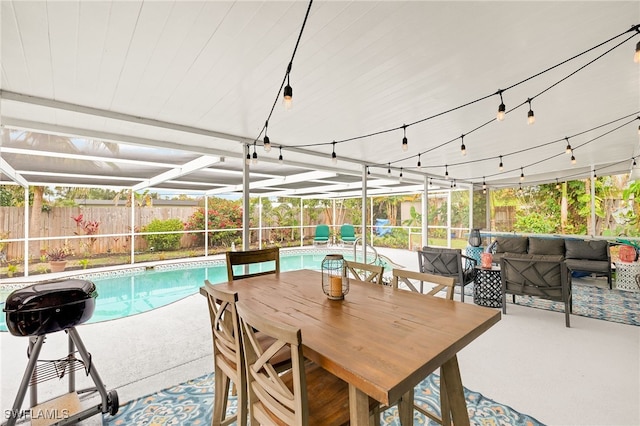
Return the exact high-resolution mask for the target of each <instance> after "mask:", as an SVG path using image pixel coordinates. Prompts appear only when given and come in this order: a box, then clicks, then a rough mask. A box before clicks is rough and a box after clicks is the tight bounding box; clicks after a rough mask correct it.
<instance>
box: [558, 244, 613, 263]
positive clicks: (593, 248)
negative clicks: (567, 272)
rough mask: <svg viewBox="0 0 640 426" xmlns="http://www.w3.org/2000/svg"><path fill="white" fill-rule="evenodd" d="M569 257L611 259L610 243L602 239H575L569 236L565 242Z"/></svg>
mask: <svg viewBox="0 0 640 426" xmlns="http://www.w3.org/2000/svg"><path fill="white" fill-rule="evenodd" d="M564 244H565V247H566V249H567V250H566V254H565V257H566V258H567V259H585V260H603V261H608V260H609V254H608V250H607V249H608V247H609V243H608V242H607V241H602V240H589V241H587V240H574V239H569V238H567V239H566V240H565V242H564ZM572 269H573V268H572Z"/></svg>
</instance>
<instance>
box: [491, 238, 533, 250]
mask: <svg viewBox="0 0 640 426" xmlns="http://www.w3.org/2000/svg"><path fill="white" fill-rule="evenodd" d="M496 242H497V243H498V244H497V245H496V253H526V252H527V237H496Z"/></svg>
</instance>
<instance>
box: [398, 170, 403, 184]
mask: <svg viewBox="0 0 640 426" xmlns="http://www.w3.org/2000/svg"><path fill="white" fill-rule="evenodd" d="M398 181H399V182H402V167H400V178H399V179H398Z"/></svg>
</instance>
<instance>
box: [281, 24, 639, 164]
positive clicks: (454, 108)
mask: <svg viewBox="0 0 640 426" xmlns="http://www.w3.org/2000/svg"><path fill="white" fill-rule="evenodd" d="M639 29H640V24H638V25H634V26H633V27H631V28H630V29H629V30H626V31H624V32H622V33H620V34H618V35H615V36H613V37H611V38H609V39H607V40H605V41H603V42H601V43H599V44H597V45H595V46H593V47H590V48H589V49H587V50H585V51H583V52H580V53H578V54H576V55H574V56H572V57H570V58H568V59H565V60H564V61H562V62H560V63H558V64H556V65H553V66H551V67H549V68H547V69H545V70H543V71H540V72H538V73H536V74H534V75H532V76H529V77H527V78H525V79H523V80H521V81H519V82H517V83H514V84H512V85H511V86H508V87H507V88H505V89H499V90H498V91H497V92H495V93H491V94H488V95H485V96H482V97H480V98H477V99H475V100H472V101H469V102H466V103H464V104H462V105H459V106H456V107H453V108H450V109H448V110H445V111H442V112H439V113H437V114H434V115H431V116H428V117H425V118H422V119H420V120H416V121H413V122H410V123H408V124H406V123H405V124H403V125H401V126H396V127H393V128H389V129H384V130H380V131H377V132H372V133H368V134H365V135H360V136H354V137H351V138H347V139H336V140H335V141H332V142H318V143H311V144H303V145H295V146H292V147H295V148H309V147H317V146H325V145H326V146H329V145H333V144H334V142H335V144H340V143H346V142H351V141H355V140H359V139H365V138H369V137H373V136H378V135H382V134H385V133H390V132H393V131H397V130H403V129H405V128H407V127H410V126H413V125H415V124H419V123H423V122H425V121H428V120H431V119H434V118H437V117H440V116H442V115H445V114H448V113H450V112H453V111H457V110H459V109H461V108H464V107H467V106H469V105H473V104H475V103H478V102H481V101H483V100H486V99H489V98H491V97H493V96H496V95H500V94H502V93H504V92H506V91H507V90H509V89H512V88H514V87H517V86H519V85H521V84H523V83H525V82H527V81H529V80H531V79H533V78H536V77H539V76H540V75H542V74H545V73H547V72H549V71H551V70H553V69H555V68H557V67H559V66H562V65H564V64H566V63H567V62H570V61H572V60H574V59H577V58H579V57H580V56H583V55H585V54H587V53H589V52H591V51H593V50H595V49H597V48H599V47H601V46H603V45H605V44H607V43H609V42H611V41H613V40H615V39H617V38H619V37H622V36H623V35H625V34H627V33H629V32H634V34H633V35H632V36H630V37H629V38H627V39H625V40H624V41H623V42H621V43H619V44H618V45H616V46H614V47H613V48H612V49H609V50H608V51H607V52H605V53H604V54H602V55H600V56H599V57H598V58H596V59H594V60H593V61H591V62H589V63H588V64H586V65H585V66H587V65H589V64H590V63H592V62H594V61H595V60H597V59H600V58H601V57H602V56H604V55H605V54H607V53H609V52H611V51H612V50H613V49H615V48H617V47H619V46H620V45H622V44H624V43H625V42H627V41H628V40H630V39H631V38H633V37H635V36H636V34H637V33H638V31H639ZM585 66H583V67H581V68H579V69H578V70H577V71H579V70H580V69H582V68H584V67H585ZM577 71H575V72H577ZM575 72H574V73H573V74H575ZM571 75H572V74H570V75H569V76H571ZM569 76H568V77H569ZM568 77H565V79H566V78H568ZM565 79H563V80H565ZM563 80H560V81H559V82H557V83H556V84H554V85H553V86H555V85H557V84H558V83H560V82H561V81H563ZM283 84H284V83H283ZM553 86H551V87H549V88H547V89H546V90H544V91H542V92H541V93H539V94H537V95H536V96H534V97H537V96H540V95H541V94H542V93H544V92H545V91H547V90H549V89H551V88H552V87H553ZM530 99H533V98H530ZM526 103H527V101H525V102H523V103H522V104H521V105H519V106H522V105H524V104H526ZM519 106H518V107H519ZM518 107H516V108H518ZM516 108H512V109H511V110H509V111H513V110H514V109H516ZM492 121H494V120H490V121H489V122H487V123H485V124H482V125H480V126H479V127H478V128H476V129H474V130H472V131H471V132H473V131H475V130H478V129H479V128H481V127H484V126H486V125H487V124H489V123H490V122H492ZM471 132H466V133H465V135H468V134H469V133H471ZM459 138H460V137H457V138H455V139H452V140H451V141H448V142H445V143H443V144H440V145H438V146H436V147H433V148H431V149H430V150H429V151H425V152H424V153H426V152H430V151H432V150H434V149H437V148H440V147H442V146H444V145H447V144H449V143H451V142H454V141H456V140H458V139H459ZM282 148H287V147H286V146H284V145H283V146H282ZM424 153H421V154H424ZM413 157H417V155H414V156H411V157H407V158H404V159H402V160H396V161H394V163H397V162H399V161H403V160H406V159H409V158H413ZM375 166H380V167H382V166H384V165H376V164H372V165H371V167H375Z"/></svg>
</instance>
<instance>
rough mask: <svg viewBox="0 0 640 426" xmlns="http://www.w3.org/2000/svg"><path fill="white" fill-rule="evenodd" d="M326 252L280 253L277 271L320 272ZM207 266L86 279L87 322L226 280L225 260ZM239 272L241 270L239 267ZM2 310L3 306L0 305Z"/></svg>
mask: <svg viewBox="0 0 640 426" xmlns="http://www.w3.org/2000/svg"><path fill="white" fill-rule="evenodd" d="M326 254H327V253H318V252H314V253H304V254H293V255H291V254H287V253H285V252H281V255H280V271H294V270H298V269H315V270H320V269H321V264H322V259H324V257H325V255H326ZM343 255H344V257H345V259H353V253H343ZM208 265H209V266H202V267H193V268H179V269H163V270H156V269H149V270H146V271H144V272H142V273H132V274H131V275H122V274H119V275H117V276H109V277H102V276H98V277H96V278H91V277H90V276H88V277H87V278H86V279H88V280H90V281H93V282H94V283H95V285H96V288H97V291H98V297H97V299H96V306H95V311H94V313H93V316H92V317H91V319H89V321H87V323H88V324H89V323H95V322H101V321H108V320H112V319H117V318H123V317H127V316H131V315H135V314H139V313H143V312H147V311H150V310H152V309H156V308H159V307H161V306H165V305H168V304H170V303H173V302H176V301H178V300H181V299H183V298H185V297H187V296H191V295H192V294H195V293H198V291H199V288H200V287H201V286H202V285H203V283H204V280H205V279H207V280H209V281H210V282H211V283H214V284H215V283H221V282H225V281H227V267H226V264H225V262H224V261H221V262H219V264H214V265H211V264H208ZM238 268H239V269H238V272H240V268H242V266H239V267H238ZM273 268H274V264H273V262H266V263H262V264H257V265H251V267H250V268H249V272H260V271H262V270H265V271H266V270H272V269H273ZM0 308H4V303H2V304H0ZM5 321H6V318H5V315H1V316H0V331H7V326H6V322H5Z"/></svg>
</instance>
